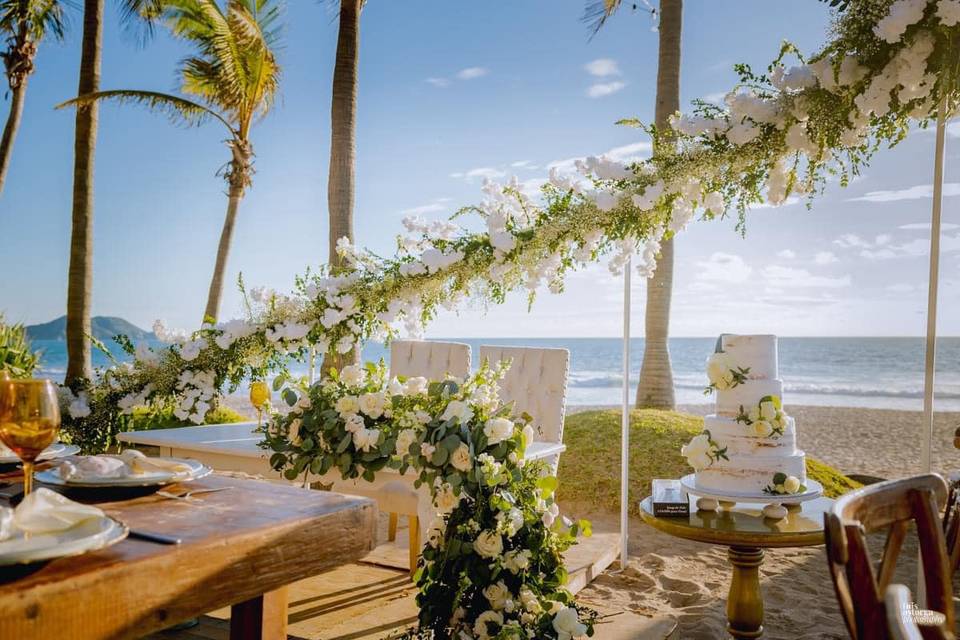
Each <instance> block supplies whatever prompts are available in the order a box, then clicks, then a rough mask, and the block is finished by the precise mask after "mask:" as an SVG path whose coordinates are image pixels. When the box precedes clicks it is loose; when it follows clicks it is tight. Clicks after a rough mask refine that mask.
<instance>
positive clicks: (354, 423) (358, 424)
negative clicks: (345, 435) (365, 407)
mask: <svg viewBox="0 0 960 640" xmlns="http://www.w3.org/2000/svg"><path fill="white" fill-rule="evenodd" d="M365 426H367V423H366V422H364V420H363V416H360V415H357V414H355V413H354V414H351V415H348V416H346V417H345V418H344V421H343V428H344V429H346V430H347V431H349V432H350V433H356V432H357V431H359V430H360V429H363V428H364V427H365Z"/></svg>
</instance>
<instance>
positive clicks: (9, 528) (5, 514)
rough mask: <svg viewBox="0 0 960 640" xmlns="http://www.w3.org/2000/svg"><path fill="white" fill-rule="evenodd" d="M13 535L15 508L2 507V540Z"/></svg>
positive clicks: (0, 533)
mask: <svg viewBox="0 0 960 640" xmlns="http://www.w3.org/2000/svg"><path fill="white" fill-rule="evenodd" d="M12 535H13V509H8V508H7V507H0V541H3V540H6V539H7V538H9V537H10V536H12Z"/></svg>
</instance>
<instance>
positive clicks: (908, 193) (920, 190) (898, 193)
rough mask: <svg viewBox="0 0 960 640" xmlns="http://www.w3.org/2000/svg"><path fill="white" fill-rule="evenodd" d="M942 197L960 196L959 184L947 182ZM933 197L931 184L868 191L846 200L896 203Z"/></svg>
mask: <svg viewBox="0 0 960 640" xmlns="http://www.w3.org/2000/svg"><path fill="white" fill-rule="evenodd" d="M943 196H944V197H949V196H960V182H947V183H944V185H943ZM932 197H933V185H932V184H918V185H915V186H912V187H908V188H906V189H893V190H885V191H868V192H867V193H865V194H863V195H862V196H858V197H856V198H848V201H862V202H897V201H900V200H922V199H924V198H932Z"/></svg>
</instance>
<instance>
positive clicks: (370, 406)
mask: <svg viewBox="0 0 960 640" xmlns="http://www.w3.org/2000/svg"><path fill="white" fill-rule="evenodd" d="M385 404H386V399H385V398H384V397H383V394H382V393H365V394H363V395H362V396H360V401H359V405H360V411H362V412H364V413H365V414H367V415H368V416H370V417H371V418H373V419H374V420H376V419H377V418H379V417H380V416H382V415H383V409H384V405H385Z"/></svg>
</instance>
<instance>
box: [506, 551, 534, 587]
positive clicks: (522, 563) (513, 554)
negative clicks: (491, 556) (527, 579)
mask: <svg viewBox="0 0 960 640" xmlns="http://www.w3.org/2000/svg"><path fill="white" fill-rule="evenodd" d="M530 555H531V553H530V550H529V549H524V550H522V551H521V550H519V549H517V550H515V551H510V552H508V553H507V554H506V555H505V556H504V557H503V566H504V567H505V568H506V569H507V571H510V572H512V573H520V572H521V571H523V570H524V569H526V568H527V567H529V566H530ZM520 594H521V599H522V596H523V592H522V591H521V592H520Z"/></svg>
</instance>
